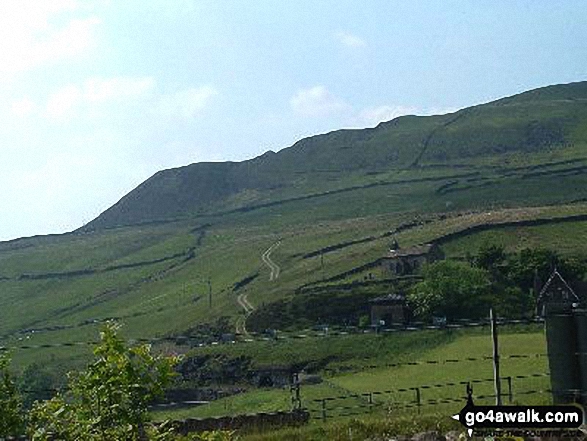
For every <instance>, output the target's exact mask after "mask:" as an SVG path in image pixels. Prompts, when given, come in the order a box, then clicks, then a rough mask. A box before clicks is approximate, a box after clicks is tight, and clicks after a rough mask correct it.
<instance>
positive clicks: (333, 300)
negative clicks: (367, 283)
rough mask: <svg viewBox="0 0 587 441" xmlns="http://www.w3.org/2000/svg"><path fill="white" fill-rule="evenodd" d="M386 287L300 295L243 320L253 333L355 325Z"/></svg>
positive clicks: (263, 307)
mask: <svg viewBox="0 0 587 441" xmlns="http://www.w3.org/2000/svg"><path fill="white" fill-rule="evenodd" d="M389 292H390V288H387V287H385V286H383V287H374V289H371V290H369V289H365V288H363V289H361V288H360V287H357V288H355V289H354V290H350V292H349V291H347V292H345V291H340V290H339V291H337V290H336V289H333V290H331V291H325V292H321V293H316V294H314V293H304V294H296V295H295V296H293V297H291V298H288V299H282V300H278V301H276V302H273V303H269V304H267V305H264V306H261V307H259V308H258V309H256V310H255V311H254V312H253V314H251V316H250V317H249V318H248V320H247V326H248V327H249V328H250V329H251V330H254V331H264V330H266V329H287V328H304V327H310V326H314V325H322V324H328V325H338V326H357V325H358V323H359V319H360V317H361V316H363V315H368V314H369V299H371V298H373V297H376V296H378V295H383V294H388V293H389Z"/></svg>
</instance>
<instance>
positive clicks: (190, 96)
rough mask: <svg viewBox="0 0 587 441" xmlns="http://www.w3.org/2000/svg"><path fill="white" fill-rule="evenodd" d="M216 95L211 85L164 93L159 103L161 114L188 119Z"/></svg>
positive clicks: (216, 92)
mask: <svg viewBox="0 0 587 441" xmlns="http://www.w3.org/2000/svg"><path fill="white" fill-rule="evenodd" d="M216 95H218V91H217V90H216V89H215V88H214V87H212V86H202V87H194V88H190V89H186V90H182V91H179V92H176V93H174V94H170V95H164V96H163V97H162V98H161V102H160V104H159V111H160V113H161V114H163V115H165V116H169V117H180V118H184V119H190V118H193V117H194V116H196V114H197V113H198V112H200V111H201V110H202V109H203V108H204V107H206V105H207V104H208V102H209V101H210V99H211V98H212V97H214V96H216Z"/></svg>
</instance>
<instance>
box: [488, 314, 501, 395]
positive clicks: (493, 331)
mask: <svg viewBox="0 0 587 441" xmlns="http://www.w3.org/2000/svg"><path fill="white" fill-rule="evenodd" d="M489 320H490V321H491V337H492V340H493V384H494V386H495V404H496V405H497V406H501V379H500V378H499V348H498V345H497V320H496V317H495V315H494V314H493V308H490V309H489Z"/></svg>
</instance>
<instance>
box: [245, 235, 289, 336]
mask: <svg viewBox="0 0 587 441" xmlns="http://www.w3.org/2000/svg"><path fill="white" fill-rule="evenodd" d="M280 244H281V241H279V240H278V241H277V242H275V243H274V244H273V245H271V246H270V247H269V248H267V249H266V250H265V251H264V252H263V254H261V260H262V261H263V263H264V264H265V265H267V266H268V267H269V269H270V270H271V273H270V274H269V281H270V282H272V281H274V280H276V279H277V278H278V277H279V272H280V271H281V269H280V268H279V265H277V264H276V263H275V262H273V261H272V260H271V253H272V252H273V251H274V250H275V249H276V248H277V247H278V246H279V245H280ZM247 294H248V292H247V291H243V292H242V293H240V294H239V295H238V297H237V298H236V301H237V303H238V304H239V306H240V307H241V308H242V309H243V313H244V314H243V315H242V316H241V317H239V318H238V320H237V321H236V333H237V334H239V335H244V336H247V335H249V333H248V332H247V327H246V324H247V318H248V317H249V316H250V315H251V314H252V313H253V311H254V310H255V307H254V306H253V305H252V304H251V302H249V299H248V298H247Z"/></svg>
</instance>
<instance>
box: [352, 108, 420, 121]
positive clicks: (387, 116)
mask: <svg viewBox="0 0 587 441" xmlns="http://www.w3.org/2000/svg"><path fill="white" fill-rule="evenodd" d="M415 113H417V109H416V108H415V107H410V106H387V105H384V106H378V107H369V108H367V109H363V110H362V111H361V112H360V113H359V121H360V122H361V123H363V124H366V125H367V126H375V125H377V124H379V123H380V122H383V121H391V120H392V119H394V118H397V117H398V116H403V115H414V114H415Z"/></svg>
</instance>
